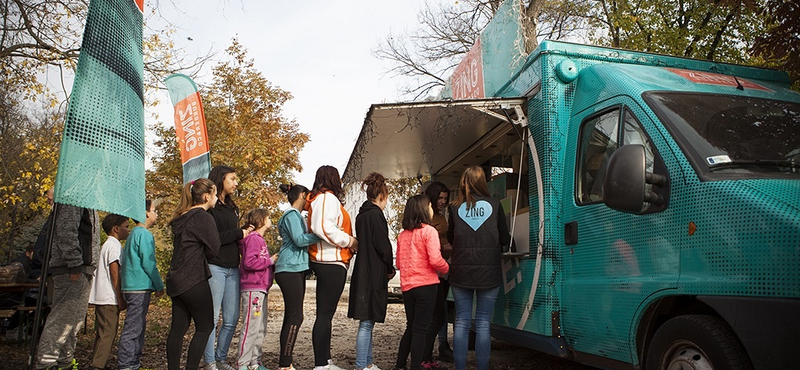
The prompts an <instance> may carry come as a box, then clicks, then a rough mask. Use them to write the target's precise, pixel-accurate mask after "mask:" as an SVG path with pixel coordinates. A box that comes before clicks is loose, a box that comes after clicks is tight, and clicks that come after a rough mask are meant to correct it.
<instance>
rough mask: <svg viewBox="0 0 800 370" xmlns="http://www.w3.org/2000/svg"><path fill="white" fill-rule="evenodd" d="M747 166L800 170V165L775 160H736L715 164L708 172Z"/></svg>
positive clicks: (709, 167) (710, 166)
mask: <svg viewBox="0 0 800 370" xmlns="http://www.w3.org/2000/svg"><path fill="white" fill-rule="evenodd" d="M746 166H759V167H788V168H800V163H798V162H793V161H781V160H774V159H752V160H736V161H732V162H722V163H714V164H712V165H709V166H708V170H709V171H716V170H719V169H724V168H732V167H746Z"/></svg>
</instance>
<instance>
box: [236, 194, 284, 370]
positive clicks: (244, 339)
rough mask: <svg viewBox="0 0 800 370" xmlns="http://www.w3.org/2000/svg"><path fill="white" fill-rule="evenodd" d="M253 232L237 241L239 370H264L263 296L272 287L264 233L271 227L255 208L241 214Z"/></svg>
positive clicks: (271, 265) (274, 257)
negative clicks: (239, 301)
mask: <svg viewBox="0 0 800 370" xmlns="http://www.w3.org/2000/svg"><path fill="white" fill-rule="evenodd" d="M250 226H252V227H253V228H254V230H253V232H251V233H250V234H248V235H247V236H246V237H244V239H241V240H239V252H240V253H241V255H242V262H241V264H239V279H240V284H239V290H240V292H241V296H242V298H241V299H242V313H243V315H242V316H243V318H242V331H241V333H240V334H239V361H238V364H237V366H238V368H239V369H248V370H256V369H258V370H264V369H266V368H265V367H264V366H263V365H261V361H260V359H261V354H262V353H263V350H262V345H263V343H264V332H265V331H266V330H267V293H268V292H269V288H270V286H272V276H273V273H274V271H275V260H277V259H278V254H277V253H276V254H275V255H272V256H270V254H269V249H268V248H267V243H266V242H265V241H264V236H263V235H264V233H265V232H266V231H267V230H269V229H270V228H271V227H272V222H271V221H270V219H269V212H267V210H265V209H263V208H257V209H254V210H251V211H249V212H247V215H245V227H250Z"/></svg>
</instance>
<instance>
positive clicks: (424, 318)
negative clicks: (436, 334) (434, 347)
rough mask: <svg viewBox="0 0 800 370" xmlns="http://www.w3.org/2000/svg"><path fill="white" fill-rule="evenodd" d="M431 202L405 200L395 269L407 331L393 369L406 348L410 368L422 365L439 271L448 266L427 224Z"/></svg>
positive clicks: (403, 364) (420, 198)
mask: <svg viewBox="0 0 800 370" xmlns="http://www.w3.org/2000/svg"><path fill="white" fill-rule="evenodd" d="M432 217H433V208H431V202H430V200H429V199H428V197H427V196H425V195H424V194H420V195H415V196H413V197H411V198H410V199H409V200H408V201H407V202H406V208H405V211H404V214H403V231H401V232H400V235H399V236H398V237H397V268H398V269H400V272H401V273H400V290H402V291H403V305H405V309H406V331H405V333H403V338H402V339H401V340H400V349H399V350H398V355H397V364H396V366H395V368H397V369H405V367H406V359H407V357H408V353H409V350H410V352H411V370H417V369H420V368H421V366H422V352H423V349H424V347H425V333H426V332H427V329H428V324H430V320H431V316H432V315H433V311H434V308H435V306H436V293H437V290H438V284H439V275H437V272H438V273H439V274H446V273H447V272H448V271H449V270H450V268H449V266H448V265H447V262H445V260H444V259H443V258H442V252H441V249H440V245H439V233H438V232H437V231H436V229H434V228H433V226H431V225H430V222H431V221H430V220H431V218H432Z"/></svg>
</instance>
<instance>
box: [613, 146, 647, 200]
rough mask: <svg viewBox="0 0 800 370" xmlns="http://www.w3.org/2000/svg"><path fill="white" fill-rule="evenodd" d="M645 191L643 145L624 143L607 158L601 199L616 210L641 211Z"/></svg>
mask: <svg viewBox="0 0 800 370" xmlns="http://www.w3.org/2000/svg"><path fill="white" fill-rule="evenodd" d="M645 193H646V191H645V152H644V146H643V145H641V144H631V145H624V146H622V147H621V148H619V149H617V150H616V151H615V152H614V154H612V155H611V158H609V160H608V167H607V168H606V174H605V178H604V179H603V201H604V202H605V204H606V205H607V206H608V207H609V208H611V209H615V210H617V211H622V212H628V213H641V212H642V207H643V206H644V202H645V195H646V194H645Z"/></svg>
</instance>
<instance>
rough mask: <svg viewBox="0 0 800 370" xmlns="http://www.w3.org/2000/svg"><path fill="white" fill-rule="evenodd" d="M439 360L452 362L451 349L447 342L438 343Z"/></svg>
mask: <svg viewBox="0 0 800 370" xmlns="http://www.w3.org/2000/svg"><path fill="white" fill-rule="evenodd" d="M439 360H440V361H446V362H453V350H452V349H451V348H450V345H449V344H447V342H444V343H439Z"/></svg>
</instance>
